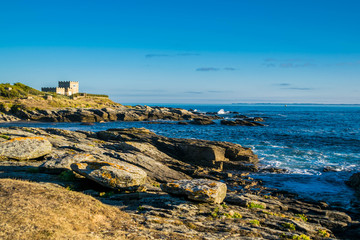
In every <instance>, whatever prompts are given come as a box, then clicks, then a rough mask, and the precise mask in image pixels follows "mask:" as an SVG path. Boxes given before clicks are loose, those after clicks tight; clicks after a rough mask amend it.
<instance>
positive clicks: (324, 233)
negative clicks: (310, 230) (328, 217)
mask: <svg viewBox="0 0 360 240" xmlns="http://www.w3.org/2000/svg"><path fill="white" fill-rule="evenodd" d="M318 234H319V235H320V236H322V237H330V233H328V232H327V231H326V230H325V229H319V230H318Z"/></svg>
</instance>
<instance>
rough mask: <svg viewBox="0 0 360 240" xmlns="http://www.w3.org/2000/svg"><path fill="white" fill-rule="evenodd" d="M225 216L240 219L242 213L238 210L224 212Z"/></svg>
mask: <svg viewBox="0 0 360 240" xmlns="http://www.w3.org/2000/svg"><path fill="white" fill-rule="evenodd" d="M223 215H224V216H225V217H227V218H238V219H240V218H242V215H241V214H240V213H238V212H234V213H232V214H231V213H224V214H223Z"/></svg>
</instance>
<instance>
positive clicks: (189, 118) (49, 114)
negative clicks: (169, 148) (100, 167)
mask: <svg viewBox="0 0 360 240" xmlns="http://www.w3.org/2000/svg"><path fill="white" fill-rule="evenodd" d="M234 118H235V120H221V121H220V124H222V125H229V126H264V124H262V123H260V122H263V121H264V120H263V119H262V118H259V117H255V118H248V117H247V116H243V115H234ZM217 119H223V117H221V116H219V115H217V114H216V113H199V112H196V111H193V110H185V109H181V108H171V107H149V106H140V105H137V106H131V107H130V106H127V107H125V106H122V105H119V106H116V105H114V106H112V107H105V108H101V109H98V108H61V109H45V110H42V109H32V110H30V109H26V108H21V107H19V108H11V109H0V123H4V122H15V121H39V122H82V123H83V124H91V123H94V122H110V121H126V122H129V121H149V123H150V124H151V123H152V124H183V125H187V124H194V125H211V124H215V122H214V121H213V120H217ZM158 120H164V121H167V122H164V121H163V122H159V121H158ZM169 121H172V122H169ZM175 121H178V122H175Z"/></svg>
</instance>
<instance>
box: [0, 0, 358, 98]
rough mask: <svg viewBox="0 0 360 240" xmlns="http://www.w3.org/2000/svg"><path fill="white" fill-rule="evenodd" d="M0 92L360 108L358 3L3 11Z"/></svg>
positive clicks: (54, 1)
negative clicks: (4, 87) (61, 84)
mask: <svg viewBox="0 0 360 240" xmlns="http://www.w3.org/2000/svg"><path fill="white" fill-rule="evenodd" d="M0 81H1V82H10V83H14V82H23V83H25V84H27V85H30V86H33V87H35V88H37V89H40V88H41V87H42V86H56V84H57V81H79V82H80V88H81V89H80V90H81V91H82V92H90V93H104V94H109V95H110V96H111V98H112V99H113V100H115V101H117V102H120V103H214V104H215V103H234V102H282V103H284V102H287V103H291V102H300V103H310V102H311V103H358V104H360V1H359V0H338V1H335V0H181V1H180V0H179V1H178V0H142V1H140V0H128V1H125V0H122V1H121V0H101V1H100V0H98V1H92V0H83V1H76V0H71V1H70V0H60V1H58V0H51V1H50V0H43V1H38V0H32V1H28V0H23V1H17V0H11V1H6V0H0Z"/></svg>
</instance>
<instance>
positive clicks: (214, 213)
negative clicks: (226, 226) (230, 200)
mask: <svg viewBox="0 0 360 240" xmlns="http://www.w3.org/2000/svg"><path fill="white" fill-rule="evenodd" d="M210 214H211V216H212V217H213V218H216V217H217V216H218V214H219V208H218V207H216V208H215V209H214V210H213V211H212V212H211V213H210Z"/></svg>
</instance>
